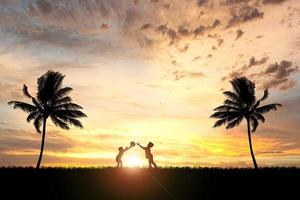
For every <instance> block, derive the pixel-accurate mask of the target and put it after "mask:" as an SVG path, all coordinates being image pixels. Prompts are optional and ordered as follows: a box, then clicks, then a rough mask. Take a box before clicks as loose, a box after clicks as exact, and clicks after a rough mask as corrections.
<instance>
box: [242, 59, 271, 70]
mask: <svg viewBox="0 0 300 200" xmlns="http://www.w3.org/2000/svg"><path fill="white" fill-rule="evenodd" d="M268 59H269V57H268V56H266V57H262V58H261V59H258V60H257V59H256V58H255V57H254V56H252V57H251V58H250V60H249V64H248V65H245V67H243V68H244V69H245V68H250V67H252V66H256V65H262V64H265V63H266V62H267V61H268Z"/></svg>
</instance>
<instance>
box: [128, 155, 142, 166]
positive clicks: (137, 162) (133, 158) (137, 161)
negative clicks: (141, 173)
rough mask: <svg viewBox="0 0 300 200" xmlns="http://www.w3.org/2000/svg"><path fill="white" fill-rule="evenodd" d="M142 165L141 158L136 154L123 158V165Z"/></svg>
mask: <svg viewBox="0 0 300 200" xmlns="http://www.w3.org/2000/svg"><path fill="white" fill-rule="evenodd" d="M142 165H143V162H142V160H141V159H140V158H139V157H137V156H136V155H130V156H128V157H126V158H124V167H141V166H142Z"/></svg>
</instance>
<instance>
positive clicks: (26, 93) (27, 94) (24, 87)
mask: <svg viewBox="0 0 300 200" xmlns="http://www.w3.org/2000/svg"><path fill="white" fill-rule="evenodd" d="M23 94H24V96H26V97H28V98H32V96H31V95H30V94H29V92H28V87H27V85H25V84H24V85H23Z"/></svg>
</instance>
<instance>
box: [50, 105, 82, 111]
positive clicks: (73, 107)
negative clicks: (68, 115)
mask: <svg viewBox="0 0 300 200" xmlns="http://www.w3.org/2000/svg"><path fill="white" fill-rule="evenodd" d="M79 109H83V108H82V107H81V106H80V105H77V104H75V103H65V104H60V105H58V106H54V107H53V110H79Z"/></svg>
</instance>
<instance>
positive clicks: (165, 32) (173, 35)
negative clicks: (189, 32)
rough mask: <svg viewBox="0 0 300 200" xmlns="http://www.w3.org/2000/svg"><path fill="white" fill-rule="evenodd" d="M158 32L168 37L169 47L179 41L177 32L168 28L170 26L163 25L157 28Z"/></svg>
mask: <svg viewBox="0 0 300 200" xmlns="http://www.w3.org/2000/svg"><path fill="white" fill-rule="evenodd" d="M156 31H157V32H159V33H161V34H163V35H166V36H167V37H168V39H169V41H170V42H169V45H173V44H174V43H176V42H177V41H178V39H179V37H178V35H177V32H176V31H175V30H174V29H172V28H168V26H167V25H166V24H161V25H159V26H158V27H157V28H156Z"/></svg>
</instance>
